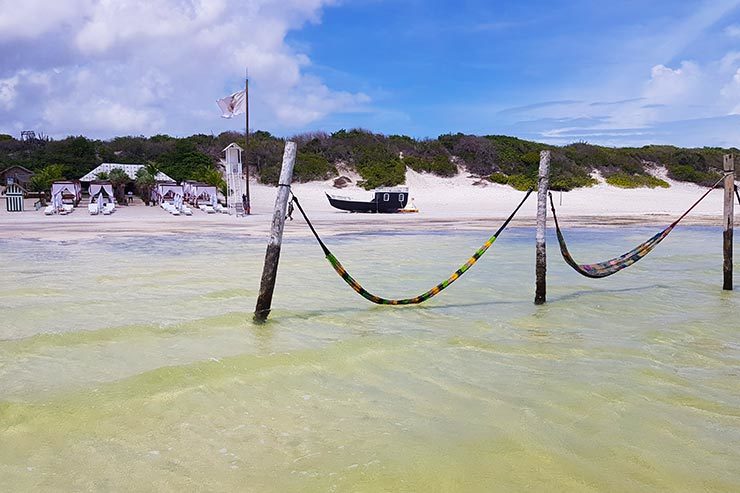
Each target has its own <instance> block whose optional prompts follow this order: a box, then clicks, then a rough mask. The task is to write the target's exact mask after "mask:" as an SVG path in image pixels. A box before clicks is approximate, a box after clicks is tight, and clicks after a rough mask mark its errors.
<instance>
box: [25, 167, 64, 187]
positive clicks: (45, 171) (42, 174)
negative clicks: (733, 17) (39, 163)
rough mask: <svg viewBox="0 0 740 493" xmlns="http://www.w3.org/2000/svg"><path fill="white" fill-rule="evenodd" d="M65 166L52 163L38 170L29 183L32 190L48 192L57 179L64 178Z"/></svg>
mask: <svg viewBox="0 0 740 493" xmlns="http://www.w3.org/2000/svg"><path fill="white" fill-rule="evenodd" d="M64 179H65V178H64V166H62V165H61V164H50V165H49V166H46V167H44V168H42V169H40V170H38V171H37V172H36V174H35V175H33V176H32V177H31V180H30V182H29V184H28V187H29V188H30V191H31V192H48V191H49V190H50V189H51V184H52V183H54V182H55V181H60V180H64Z"/></svg>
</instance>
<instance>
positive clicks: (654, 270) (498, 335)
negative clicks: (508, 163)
mask: <svg viewBox="0 0 740 493" xmlns="http://www.w3.org/2000/svg"><path fill="white" fill-rule="evenodd" d="M652 232H653V231H652V229H623V230H619V231H585V230H582V231H569V232H568V234H569V238H570V241H571V247H572V251H573V253H574V255H575V256H576V258H578V259H579V260H582V261H596V260H602V259H604V258H606V257H609V256H614V255H617V254H620V253H622V252H623V251H625V250H627V249H629V248H631V247H632V246H634V245H635V244H637V243H639V242H640V241H642V240H644V239H645V238H647V237H648V236H649V235H650V234H651V233H652ZM485 236H486V235H485V234H481V233H459V234H454V235H453V234H438V235H421V234H409V235H381V234H378V235H364V236H353V237H335V238H331V239H329V243H330V245H331V246H332V248H333V250H334V251H335V253H336V255H337V256H338V257H339V258H340V260H342V262H343V263H344V265H345V266H346V267H347V268H348V269H349V271H350V272H351V273H352V274H353V275H354V276H355V277H356V278H357V279H359V280H360V281H361V282H363V283H364V284H365V285H366V287H367V288H368V289H370V290H371V291H377V294H380V295H385V296H408V295H415V294H418V293H419V292H422V291H424V290H425V289H427V288H429V287H431V286H432V285H434V284H435V283H436V282H438V281H439V280H441V279H443V278H445V277H447V275H449V274H450V273H451V272H452V271H453V270H454V269H456V268H457V267H458V266H459V265H460V264H461V263H462V262H464V261H465V260H466V259H467V257H468V255H469V254H470V253H472V251H473V250H474V249H475V248H477V247H478V246H479V244H480V243H482V242H483V241H484V240H485ZM550 245H551V246H550V251H549V254H550V266H549V286H548V288H549V293H548V295H549V301H550V302H549V303H548V304H547V305H545V306H542V307H535V306H533V304H532V297H533V286H534V279H533V270H534V267H533V255H534V249H533V232H532V231H531V230H526V229H521V230H514V229H512V230H509V231H507V232H506V233H505V235H504V236H502V238H501V239H500V240H499V241H498V242H497V243H496V244H495V245H494V247H493V248H492V249H491V250H490V251H489V253H487V254H486V256H485V257H484V258H483V259H482V260H481V261H480V262H479V263H478V264H477V265H476V266H475V267H474V268H473V269H471V270H470V271H469V272H468V273H467V274H466V275H465V276H464V277H463V278H462V279H460V280H459V281H458V282H457V283H455V284H454V285H453V286H452V287H450V288H449V289H447V290H446V291H445V292H444V293H442V294H441V295H440V296H438V297H437V298H435V299H433V300H432V301H430V302H428V303H427V304H425V305H421V306H417V307H401V308H394V307H378V306H373V305H371V304H369V303H367V302H366V301H365V300H363V299H361V298H359V297H358V296H357V295H356V294H355V293H354V292H352V291H351V290H350V289H349V288H348V287H347V286H345V285H344V284H343V283H342V281H341V280H340V279H339V278H338V277H337V276H336V275H335V274H334V273H333V271H332V270H331V268H330V267H329V266H328V264H327V263H326V261H325V260H324V259H323V257H322V256H321V254H320V250H319V249H318V247H316V245H315V244H313V243H311V242H309V241H288V243H287V244H286V245H285V247H284V250H283V258H282V261H281V270H280V273H279V283H278V284H279V286H278V290H277V292H276V294H275V300H274V307H275V309H274V311H273V313H272V315H271V319H270V322H269V323H268V324H266V325H263V326H255V325H253V324H252V322H251V310H252V309H253V306H254V301H255V296H256V291H257V288H258V277H259V273H260V270H261V263H262V259H263V255H264V243H263V242H262V241H254V240H249V241H243V240H240V241H236V240H225V239H222V238H209V237H193V238H187V239H174V238H167V239H153V238H132V239H125V240H120V239H116V240H97V241H89V242H79V243H76V242H72V243H43V242H31V241H20V240H19V241H5V242H0V248H1V249H2V252H3V262H2V265H0V308H1V309H2V320H1V321H0V478H1V479H2V484H3V487H2V490H3V491H39V490H43V491H49V490H56V491H70V490H77V491H79V490H98V491H124V490H125V491H131V490H136V491H155V490H156V491H183V490H185V491H190V490H202V491H522V490H525V489H528V490H534V491H544V490H546V491H614V492H617V491H619V492H622V491H740V285H738V286H737V289H738V291H736V292H734V293H730V292H722V291H721V289H720V287H721V261H722V259H721V232H720V231H718V230H716V229H703V228H683V229H680V230H678V231H676V232H674V233H673V234H672V235H671V237H669V239H667V240H666V241H665V242H664V243H663V244H662V245H661V246H659V247H658V248H657V249H656V251H654V252H653V253H651V254H650V255H649V256H648V257H647V258H646V259H644V260H642V261H641V262H639V263H638V264H636V265H635V266H633V267H631V268H630V269H628V270H626V271H624V272H622V273H620V274H617V275H615V276H613V277H611V278H608V279H604V280H589V279H585V278H582V277H579V276H578V275H577V274H576V273H574V272H572V271H571V270H569V269H568V267H567V266H565V264H564V263H563V262H562V261H561V259H560V258H559V256H558V253H557V251H556V250H555V249H554V248H553V247H554V246H555V243H554V242H552V241H551V243H550ZM737 256H740V252H736V258H737ZM736 269H738V270H740V267H738V266H737V265H736Z"/></svg>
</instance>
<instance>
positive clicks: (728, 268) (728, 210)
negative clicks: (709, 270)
mask: <svg viewBox="0 0 740 493" xmlns="http://www.w3.org/2000/svg"><path fill="white" fill-rule="evenodd" d="M724 169H725V207H724V216H723V217H724V222H725V224H724V226H725V230H724V238H723V241H722V250H723V252H724V261H723V264H722V270H723V273H724V282H723V283H722V289H725V290H727V291H732V236H733V221H734V220H735V197H734V196H733V195H734V193H735V158H734V156H733V155H732V154H725V159H724Z"/></svg>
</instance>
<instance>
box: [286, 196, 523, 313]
mask: <svg viewBox="0 0 740 493" xmlns="http://www.w3.org/2000/svg"><path fill="white" fill-rule="evenodd" d="M531 193H532V190H529V191H528V192H527V194H526V195H525V196H524V198H523V199H522V201H521V202H520V203H519V205H518V206H517V208H516V209H514V212H512V213H511V215H510V216H509V217H508V218H507V219H506V221H504V224H502V225H501V227H500V228H499V229H498V231H496V232H495V233H494V234H493V236H491V237H490V238H489V239H488V240H487V241H486V242H485V243H484V244H483V245H482V246H481V247H480V248H479V249H478V250H477V251H476V252H475V253H474V254H473V256H472V257H470V259H469V260H468V261H467V262H465V263H464V264H463V265H462V266H461V267H460V268H459V269H457V270H456V271H455V272H453V273H452V275H451V276H450V277H448V278H447V279H445V280H444V281H442V282H441V283H439V284H437V285H436V286H434V287H433V288H432V289H430V290H429V291H427V292H425V293H423V294H420V295H419V296H415V297H413V298H404V299H388V298H381V297H380V296H376V295H374V294H372V293H370V292H368V291H367V290H366V289H365V288H363V287H362V285H360V283H358V282H357V281H355V280H354V278H353V277H352V276H351V275H349V273H348V272H347V270H346V269H345V268H344V266H343V265H342V264H341V263H340V262H339V260H337V258H336V257H335V256H334V255H333V254H332V253H331V252H330V251H329V249H328V248H327V246H326V245H325V244H324V242H323V241H321V238H319V235H318V233H316V230H315V229H314V227H313V225H312V224H311V221H310V220H309V219H308V217H307V216H306V213H305V212H304V211H303V207H301V204H300V202H298V198H297V197H296V196H295V195H293V199H292V201H293V202H295V205H296V206H298V210H299V211H300V212H301V215H302V216H303V219H305V220H306V224H308V227H309V228H311V232H312V233H313V235H314V236H315V237H316V240H317V241H318V242H319V245H320V246H321V249H322V250H323V251H324V255H326V259H327V260H328V261H329V263H330V264H331V266H332V267H333V268H334V270H335V271H336V273H337V274H339V277H341V278H342V279H344V282H346V283H347V284H348V285H349V286H350V287H351V288H352V289H354V290H355V292H357V294H359V295H360V296H362V297H363V298H365V299H366V300H368V301H371V302H373V303H376V304H378V305H416V304H419V303H423V302H425V301H427V300H428V299H430V298H432V297H434V296H436V295H437V294H439V293H440V292H441V291H442V290H443V289H445V288H446V287H448V286H449V285H450V284H452V283H453V282H455V281H456V280H457V279H458V278H459V277H460V276H462V275H463V274H464V273H465V272H466V271H467V270H468V269H470V267H472V266H473V264H475V263H476V262H477V261H478V259H479V258H481V257H482V256H483V254H484V253H486V250H488V249H489V248H490V247H491V245H493V242H494V241H496V238H498V236H499V235H500V234H501V232H502V231H503V230H504V229H505V228H506V226H508V225H509V222H511V220H512V219H514V216H515V215H516V213H517V212H519V209H520V208H521V207H522V205H524V202H525V201H526V200H527V198H528V197H529V195H530V194H531Z"/></svg>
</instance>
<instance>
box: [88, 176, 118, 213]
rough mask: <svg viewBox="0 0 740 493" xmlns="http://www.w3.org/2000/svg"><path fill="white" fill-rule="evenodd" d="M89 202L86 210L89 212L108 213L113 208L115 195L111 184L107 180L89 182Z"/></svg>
mask: <svg viewBox="0 0 740 493" xmlns="http://www.w3.org/2000/svg"><path fill="white" fill-rule="evenodd" d="M88 191H89V193H90V204H89V205H88V208H87V209H88V212H90V214H93V215H96V214H100V213H102V214H104V215H109V214H110V213H112V212H113V211H114V210H115V195H114V193H113V185H112V184H111V183H110V182H108V181H98V182H93V183H90V188H89V190H88Z"/></svg>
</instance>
